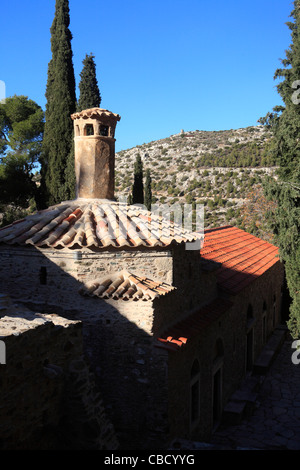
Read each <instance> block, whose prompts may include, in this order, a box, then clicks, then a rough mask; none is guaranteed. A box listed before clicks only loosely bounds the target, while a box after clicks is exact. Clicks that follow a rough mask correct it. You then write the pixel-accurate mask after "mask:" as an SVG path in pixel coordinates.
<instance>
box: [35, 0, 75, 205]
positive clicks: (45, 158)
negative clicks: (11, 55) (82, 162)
mask: <svg viewBox="0 0 300 470" xmlns="http://www.w3.org/2000/svg"><path fill="white" fill-rule="evenodd" d="M69 25H70V10H69V0H56V4H55V16H54V20H53V23H52V26H51V29H50V32H51V51H52V58H51V60H50V62H49V65H48V80H47V87H46V99H47V103H46V112H45V131H44V138H43V149H42V158H41V166H42V169H41V175H42V193H43V196H44V197H43V199H44V200H43V205H45V204H55V203H57V202H60V201H62V200H67V199H70V198H73V197H74V196H75V171H74V147H73V122H72V119H71V114H72V113H74V112H75V111H76V92H75V75H74V68H73V60H72V57H73V53H72V47H71V40H72V34H71V32H70V30H69Z"/></svg>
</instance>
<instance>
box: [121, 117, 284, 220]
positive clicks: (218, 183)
mask: <svg viewBox="0 0 300 470" xmlns="http://www.w3.org/2000/svg"><path fill="white" fill-rule="evenodd" d="M138 154H140V156H141V158H142V161H143V165H144V170H146V168H149V169H150V173H151V177H152V191H153V196H154V202H156V203H168V204H173V203H176V202H180V203H198V204H199V203H202V204H204V205H205V226H206V227H207V228H208V227H213V226H217V225H223V224H228V223H235V224H236V225H240V224H241V221H240V215H241V213H240V208H241V207H242V206H243V205H244V204H245V201H247V198H248V197H249V193H250V192H251V191H252V190H253V187H255V185H260V183H261V181H262V179H263V178H264V176H265V175H266V174H270V175H273V174H274V172H275V168H276V162H275V161H274V159H273V157H272V139H271V135H270V133H269V132H268V131H267V130H266V129H265V128H264V127H263V126H255V127H247V128H241V129H236V130H228V131H199V130H196V131H191V132H184V131H181V132H180V133H179V134H175V135H172V136H170V137H168V138H165V139H160V140H157V141H153V142H150V143H148V144H143V145H140V146H137V147H134V148H132V149H128V150H124V151H121V152H118V153H117V154H116V194H117V196H118V195H121V194H122V195H129V194H130V192H131V189H132V182H133V166H134V162H135V159H136V156H137V155H138Z"/></svg>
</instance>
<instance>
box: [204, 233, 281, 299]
mask: <svg viewBox="0 0 300 470" xmlns="http://www.w3.org/2000/svg"><path fill="white" fill-rule="evenodd" d="M201 258H202V259H203V260H204V261H205V262H210V263H211V264H212V265H214V264H215V265H216V275H217V279H218V284H219V286H220V287H221V288H222V289H224V290H225V291H227V292H228V293H230V294H237V293H238V292H240V291H241V290H242V289H243V288H244V287H246V286H247V285H248V284H249V283H251V282H253V281H254V280H255V279H257V278H258V277H259V276H261V275H262V274H263V273H265V272H266V271H267V270H268V269H269V268H271V267H272V266H273V265H274V264H276V263H277V262H278V261H279V257H278V248H277V247H276V246H274V245H272V244H271V243H268V242H266V241H264V240H261V239H260V238H257V237H255V236H254V235H251V234H249V233H247V232H244V231H243V230H241V229H239V228H236V227H231V226H226V227H219V228H216V229H208V230H205V233H204V245H203V248H202V249H201ZM218 263H220V265H218Z"/></svg>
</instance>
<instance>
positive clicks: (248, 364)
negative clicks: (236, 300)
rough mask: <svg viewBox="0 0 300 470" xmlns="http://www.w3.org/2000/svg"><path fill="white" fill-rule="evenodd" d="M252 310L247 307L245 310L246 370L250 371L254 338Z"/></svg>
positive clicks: (249, 306) (250, 307)
mask: <svg viewBox="0 0 300 470" xmlns="http://www.w3.org/2000/svg"><path fill="white" fill-rule="evenodd" d="M253 324H254V316H253V308H252V305H251V304H249V305H248V309H247V336H246V370H247V371H251V370H252V367H253V352H254V351H253V349H254V336H253Z"/></svg>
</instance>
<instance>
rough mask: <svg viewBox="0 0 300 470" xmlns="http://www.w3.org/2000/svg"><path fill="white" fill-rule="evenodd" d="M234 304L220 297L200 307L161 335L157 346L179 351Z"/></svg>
mask: <svg viewBox="0 0 300 470" xmlns="http://www.w3.org/2000/svg"><path fill="white" fill-rule="evenodd" d="M232 305H233V304H232V302H230V301H229V300H227V299H221V298H218V299H215V300H213V301H212V302H211V303H210V304H208V305H205V306H202V307H200V308H199V309H198V310H196V311H194V312H193V313H192V314H191V315H189V316H188V317H187V318H185V319H183V320H181V321H179V322H178V323H176V324H175V325H174V326H171V327H170V328H168V329H167V330H166V331H165V332H164V333H163V334H162V335H160V337H159V338H158V339H157V342H156V346H157V347H160V348H163V349H168V350H170V351H178V350H179V349H180V348H181V347H182V346H183V345H185V344H186V343H187V342H188V341H190V340H191V339H192V338H193V337H194V336H196V335H199V334H200V333H202V332H203V331H204V330H205V328H207V327H208V326H209V325H210V324H211V323H212V322H214V321H216V320H217V319H218V318H220V317H221V316H222V315H223V314H224V313H225V312H226V311H227V310H228V309H229V308H230V307H231V306H232Z"/></svg>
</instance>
